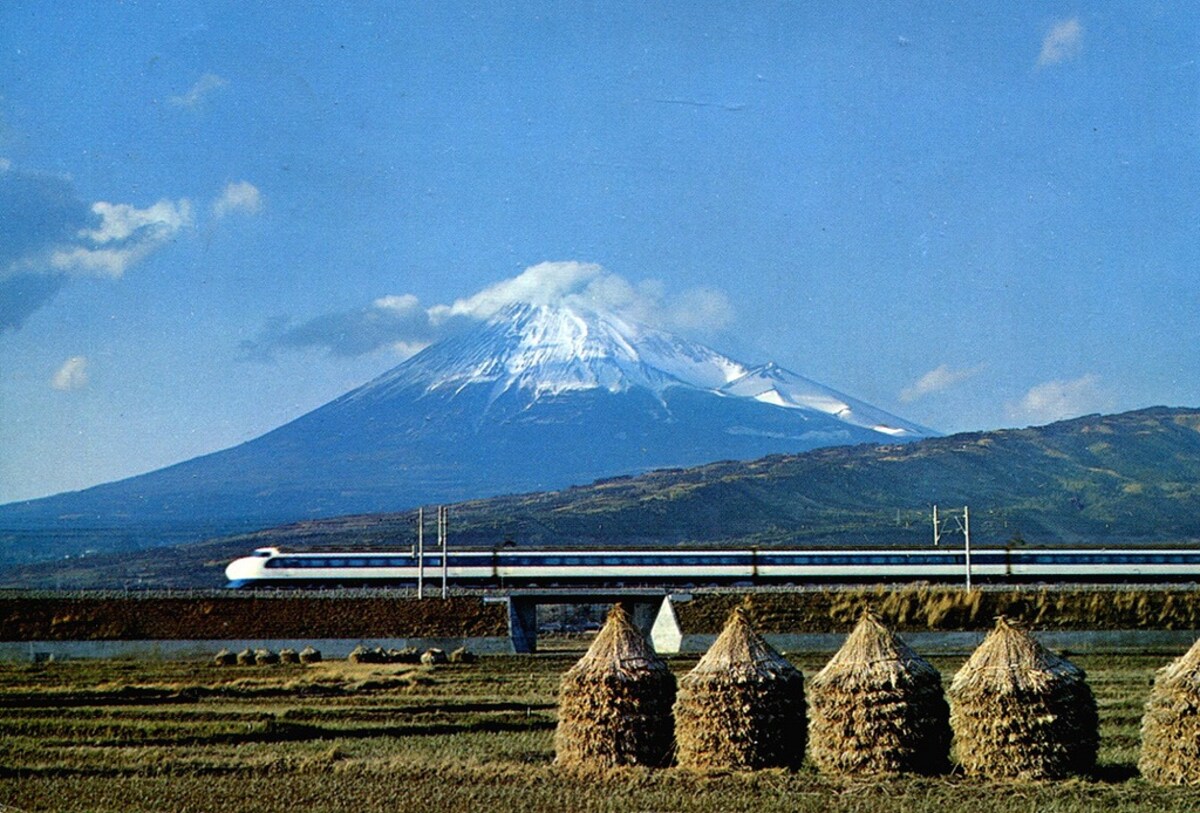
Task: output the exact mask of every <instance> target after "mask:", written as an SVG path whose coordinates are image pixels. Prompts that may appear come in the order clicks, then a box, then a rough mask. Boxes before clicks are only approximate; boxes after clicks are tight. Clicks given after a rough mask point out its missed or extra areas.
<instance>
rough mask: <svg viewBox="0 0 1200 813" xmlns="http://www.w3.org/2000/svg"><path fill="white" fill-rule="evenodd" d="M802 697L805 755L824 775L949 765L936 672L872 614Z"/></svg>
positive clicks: (945, 715) (946, 716) (927, 770)
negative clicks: (806, 733)
mask: <svg viewBox="0 0 1200 813" xmlns="http://www.w3.org/2000/svg"><path fill="white" fill-rule="evenodd" d="M808 701H809V714H810V715H811V719H810V721H809V754H810V756H811V757H812V760H813V762H814V763H815V764H816V766H817V768H819V769H820V770H821V771H823V772H825V773H830V774H839V775H849V776H857V775H866V774H885V775H886V774H899V773H922V774H933V773H940V772H943V771H945V770H946V768H947V767H948V765H949V756H950V711H949V708H948V707H947V705H946V700H945V698H944V697H943V695H942V677H941V675H940V674H939V673H938V671H937V669H935V668H934V667H933V666H932V665H931V664H930V663H929V662H928V661H926V660H925V659H924V658H922V657H921V656H920V655H918V654H917V653H915V652H913V650H912V649H910V648H909V647H908V645H907V644H906V643H904V641H903V640H901V639H900V637H899V636H897V635H896V634H895V633H893V632H892V631H891V630H889V629H888V628H887V627H885V626H884V625H883V624H881V623H880V622H879V619H877V618H876V617H875V616H874V615H872V614H871V613H864V614H863V617H862V618H861V619H860V620H859V622H858V625H857V626H856V627H855V628H854V631H853V632H851V633H850V635H849V636H848V637H847V638H846V642H845V643H844V644H843V645H842V648H841V649H839V650H838V651H837V653H836V654H835V655H834V656H833V658H831V659H830V661H829V663H827V664H826V665H825V668H824V669H822V670H821V671H820V672H818V673H817V675H816V676H815V677H814V678H813V679H812V680H811V681H810V682H809V685H808Z"/></svg>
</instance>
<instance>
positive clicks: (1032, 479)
mask: <svg viewBox="0 0 1200 813" xmlns="http://www.w3.org/2000/svg"><path fill="white" fill-rule="evenodd" d="M529 464H530V465H536V461H529ZM934 504H937V505H939V506H943V507H945V508H956V507H959V506H964V505H969V506H970V509H971V535H972V542H973V544H975V545H977V546H980V547H998V546H999V547H1002V546H1008V545H1085V546H1136V545H1143V544H1155V545H1159V544H1177V545H1188V544H1195V543H1196V541H1197V540H1200V409H1194V408H1166V407H1154V408H1150V409H1144V410H1138V411H1134V412H1126V413H1121V414H1116V415H1103V416H1102V415H1089V416H1085V417H1081V418H1075V419H1072V420H1067V421H1061V422H1058V423H1054V424H1050V425H1047V426H1041V427H1032V428H1026V429H1004V430H996V431H989V432H977V433H965V434H958V435H952V436H948V437H939V438H930V439H926V440H920V441H914V442H910V443H905V444H894V445H858V446H852V447H834V448H826V449H819V450H815V451H811V452H806V453H803V454H796V455H773V456H770V457H765V458H761V459H758V460H754V461H751V462H718V463H711V464H708V465H704V466H698V467H695V468H688V469H672V470H660V471H654V472H650V473H648V474H644V475H640V476H636V477H616V478H609V479H605V480H601V481H597V482H595V483H592V484H591V485H588V486H578V487H572V488H567V489H563V490H559V491H552V492H541V493H531V494H522V495H516V496H508V497H497V498H493V499H488V500H477V501H470V502H463V503H458V504H455V505H453V506H452V507H451V509H450V516H451V520H450V540H451V544H452V545H454V546H459V547H461V546H482V547H488V548H491V547H497V546H501V545H515V546H518V547H525V546H529V547H534V546H551V545H553V546H562V545H589V546H608V547H614V548H631V547H645V546H686V545H696V546H704V547H714V546H721V547H725V546H729V547H754V546H759V547H782V546H796V547H814V546H818V547H819V546H842V547H850V546H856V547H857V546H883V547H888V546H896V547H913V546H927V545H930V544H931V542H932V532H931V526H930V509H931V507H932V506H933V505H934ZM415 538H416V525H415V511H412V512H404V513H397V514H377V515H356V516H348V517H340V518H334V519H328V520H317V521H311V522H304V523H296V524H290V525H285V526H280V527H275V528H271V529H268V530H263V531H258V532H255V533H250V534H242V535H238V536H232V537H225V538H221V539H214V540H210V541H207V542H203V543H198V544H194V545H187V546H175V547H171V548H165V549H160V550H156V551H148V552H143V553H136V554H124V555H119V554H113V555H109V556H94V557H88V558H85V559H80V560H72V561H69V562H63V563H57V564H55V565H41V566H30V567H27V568H21V569H15V568H14V569H10V570H9V571H8V572H7V573H6V574H5V575H4V577H3V581H4V583H6V584H8V585H33V584H37V585H42V586H55V585H56V584H67V585H78V586H87V585H89V584H97V585H99V584H103V585H105V586H121V585H127V584H134V585H150V586H153V585H162V586H166V585H177V586H185V585H187V586H192V585H195V586H216V585H219V584H220V583H221V581H222V580H221V576H220V572H221V568H222V567H224V565H225V564H226V563H227V562H228V561H229V560H230V559H232V558H235V557H237V556H242V555H245V554H246V553H247V552H248V551H249V550H251V549H252V548H255V547H259V546H264V545H274V546H278V547H282V548H284V549H291V550H306V549H389V548H390V549H405V550H406V549H408V548H409V547H410V546H411V545H412V544H413V543H414V542H415ZM944 544H961V540H958V541H955V540H953V539H950V540H947V541H946V542H944Z"/></svg>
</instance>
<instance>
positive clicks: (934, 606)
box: [675, 586, 1200, 634]
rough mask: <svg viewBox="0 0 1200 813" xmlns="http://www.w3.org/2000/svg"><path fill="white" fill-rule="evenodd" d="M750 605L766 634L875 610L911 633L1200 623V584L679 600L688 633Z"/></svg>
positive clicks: (823, 626)
mask: <svg viewBox="0 0 1200 813" xmlns="http://www.w3.org/2000/svg"><path fill="white" fill-rule="evenodd" d="M737 606H743V607H745V608H746V609H747V610H748V611H749V613H750V615H751V617H752V618H753V619H754V625H755V629H757V630H758V631H760V632H761V633H765V634H787V633H803V632H849V631H850V630H851V629H852V628H853V627H854V625H855V623H856V622H857V621H858V619H859V618H860V617H861V616H862V614H863V611H864V610H871V611H872V612H874V613H875V614H876V615H877V616H878V617H879V619H880V620H881V621H882V622H883V623H885V624H887V625H888V626H890V627H893V628H895V629H898V630H904V631H926V630H929V631H958V630H987V629H990V628H991V627H992V625H993V624H994V623H995V620H996V618H997V617H998V616H1005V617H1006V618H1009V619H1010V620H1013V621H1016V622H1020V623H1022V624H1026V625H1028V626H1030V627H1031V628H1034V629H1048V630H1133V629H1153V630H1194V629H1200V590H1194V589H1187V588H1182V587H1180V588H1127V589H1125V588H1122V589H1071V588H1066V589H1064V588H1027V589H1018V588H1012V589H1001V590H993V589H988V590H973V591H970V592H968V591H966V590H962V589H957V588H949V587H929V586H918V587H878V588H869V589H845V590H838V589H832V590H798V591H789V592H755V593H748V594H744V595H743V594H734V593H696V594H695V595H694V596H693V598H692V600H691V601H688V602H682V603H679V604H676V605H675V612H676V614H677V616H678V618H679V626H680V628H681V629H683V630H685V631H686V632H688V633H715V632H717V631H719V630H720V629H721V625H722V624H723V623H724V620H725V619H726V618H727V617H728V615H729V612H730V610H732V609H733V608H734V607H737Z"/></svg>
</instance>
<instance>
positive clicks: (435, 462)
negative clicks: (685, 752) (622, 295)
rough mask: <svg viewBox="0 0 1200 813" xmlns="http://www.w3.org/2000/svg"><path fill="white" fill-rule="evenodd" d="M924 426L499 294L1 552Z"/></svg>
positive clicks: (617, 471)
mask: <svg viewBox="0 0 1200 813" xmlns="http://www.w3.org/2000/svg"><path fill="white" fill-rule="evenodd" d="M933 434H936V433H934V432H932V431H931V430H929V429H926V428H924V427H921V426H918V425H916V424H913V423H910V422H908V421H905V420H903V419H901V418H898V417H896V416H894V415H890V414H888V413H886V412H884V411H883V410H880V409H877V408H875V407H872V406H870V405H868V404H865V403H863V402H861V401H856V400H854V399H853V398H849V397H847V396H845V395H843V394H841V393H839V392H836V391H835V390H832V389H829V388H828V387H825V386H822V385H820V384H817V383H815V382H813V381H810V380H808V379H806V378H804V377H802V376H799V375H797V374H795V373H792V372H789V371H787V370H784V369H782V368H780V367H778V366H776V365H774V364H767V365H762V366H748V365H745V364H742V363H740V362H738V361H735V360H733V359H730V358H728V357H726V356H724V355H722V354H720V353H718V352H716V351H714V350H711V349H709V348H707V347H705V346H703V345H700V344H697V343H694V342H691V341H687V340H685V339H682V338H679V337H677V336H674V335H671V334H669V333H666V332H663V331H660V330H656V329H653V328H649V327H646V326H644V325H640V324H635V323H632V322H630V321H627V320H624V319H622V318H619V317H616V316H612V315H607V314H603V313H599V312H594V311H590V310H584V309H579V308H569V307H565V306H549V305H525V304H518V305H510V306H508V307H507V308H505V309H503V310H501V311H499V312H498V313H497V314H496V315H495V316H493V317H492V318H491V319H489V320H487V321H486V322H481V323H478V324H477V325H476V326H475V327H474V328H473V329H469V330H466V331H464V332H461V333H459V334H457V335H455V336H452V337H451V338H448V339H445V340H443V341H441V342H438V343H436V344H434V345H431V346H429V347H427V348H426V349H425V350H423V351H421V352H420V353H418V354H416V355H415V356H413V357H412V358H410V359H408V360H407V361H405V362H404V363H402V364H400V365H399V366H397V367H395V368H393V369H392V370H390V371H389V372H387V373H384V374H383V375H381V376H379V377H378V378H376V379H375V380H373V381H371V382H369V383H367V384H365V385H364V386H362V387H359V388H358V389H355V390H352V391H351V392H348V393H346V394H345V395H343V396H341V397H340V398H337V399H336V400H334V401H332V402H330V403H328V404H326V405H325V406H322V407H320V408H318V409H316V410H314V411H312V412H310V413H308V414H306V415H303V416H301V417H300V418H297V419H296V420H294V421H292V422H290V423H288V424H286V425H284V426H282V427H280V428H278V429H275V430H273V431H271V432H268V433H267V434H265V435H262V436H261V437H258V438H256V439H254V440H251V441H248V442H246V443H243V444H241V445H239V446H235V447H233V448H230V449H226V450H224V451H220V452H216V453H214V454H210V455H206V456H203V457H198V458H195V459H192V460H188V461H186V462H183V463H179V464H177V465H174V466H170V467H168V468H164V469H160V470H158V471H153V472H150V473H148V474H143V475H140V476H137V477H132V478H129V479H126V480H121V481H118V482H114V483H108V484H105V485H100V486H96V487H93V488H89V489H86V490H83V491H78V492H71V493H65V494H59V495H56V496H53V497H46V498H43V499H38V500H31V501H27V502H23V503H12V504H9V505H6V506H0V541H2V542H3V543H4V544H3V545H2V547H3V548H7V550H0V561H4V560H7V561H9V562H13V561H20V560H27V559H28V558H29V557H30V556H31V555H33V554H31V552H30V551H29V550H28V548H29V540H30V539H32V538H34V537H36V538H39V539H41V540H42V543H41V544H39V545H38V554H40V555H39V556H38V558H43V557H44V556H45V555H61V554H62V553H63V550H60V549H59V548H61V547H62V546H63V545H70V546H72V547H77V546H79V545H85V544H86V545H89V546H91V547H96V545H97V544H101V545H104V546H105V547H108V548H111V547H144V546H146V545H148V544H161V543H166V542H178V541H181V540H183V539H188V538H191V539H195V538H201V537H205V536H211V535H214V534H217V533H225V532H232V531H237V530H245V529H248V528H252V527H259V526H263V525H268V524H278V523H283V522H292V521H299V520H305V519H311V518H319V517H329V516H336V515H340V514H352V513H374V512H383V511H397V510H403V509H407V508H411V507H413V506H416V505H422V504H430V503H435V502H454V501H461V500H467V499H474V498H481V497H487V496H493V495H498V494H506V493H517V492H525V491H539V490H548V489H558V488H563V487H566V486H570V485H576V484H585V483H588V482H591V481H593V480H595V479H598V478H604V477H610V476H614V475H624V474H634V473H638V472H643V471H647V470H650V469H656V468H673V467H685V466H692V465H697V464H701V463H708V462H712V461H716V460H722V459H752V458H756V457H762V456H765V455H768V454H772V453H782V452H799V451H807V450H810V449H813V448H817V447H822V446H832V445H845V444H856V443H880V442H886V443H895V442H902V441H908V440H914V439H919V438H923V437H928V436H931V435H933ZM31 535H32V536H31ZM151 537H153V541H150V538H151ZM72 539H73V540H75V542H74V543H69V542H68V541H65V540H72ZM98 540H99V541H98ZM22 541H23V542H24V544H23V545H21V544H20V543H21V542H22ZM18 548H23V549H22V550H18ZM68 552H69V551H68Z"/></svg>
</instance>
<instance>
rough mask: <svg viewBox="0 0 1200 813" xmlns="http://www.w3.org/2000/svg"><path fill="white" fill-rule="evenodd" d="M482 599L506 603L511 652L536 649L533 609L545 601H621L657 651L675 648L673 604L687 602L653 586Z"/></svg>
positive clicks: (494, 595)
mask: <svg viewBox="0 0 1200 813" xmlns="http://www.w3.org/2000/svg"><path fill="white" fill-rule="evenodd" d="M483 600H484V601H485V602H489V603H490V602H504V603H505V604H507V605H508V635H509V640H510V641H511V642H512V648H513V651H514V652H522V653H525V652H536V651H537V629H538V620H537V608H538V607H539V606H541V605H546V604H623V605H625V608H626V610H627V611H628V612H629V615H630V618H632V620H633V623H634V626H636V627H637V628H638V629H639V630H641V632H642V634H643V635H645V636H646V637H647V638H649V639H650V640H651V641H652V642H653V643H654V646H655V649H656V650H657V651H659V652H670V651H678V649H679V642H680V639H681V638H682V633H681V631H680V629H679V623H678V621H677V620H676V618H675V612H674V610H673V609H672V605H673V603H676V602H681V601H690V600H691V596H690V595H689V594H687V593H680V592H672V591H671V590H668V589H663V588H659V589H653V588H641V589H634V588H608V589H595V590H580V589H528V590H506V591H504V592H503V593H501V594H497V593H492V594H491V595H488V596H485V597H484V599H483Z"/></svg>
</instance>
